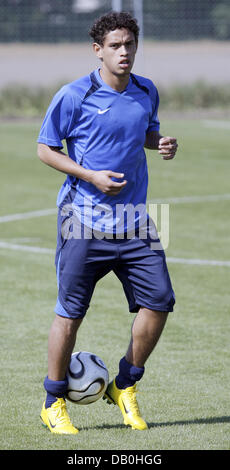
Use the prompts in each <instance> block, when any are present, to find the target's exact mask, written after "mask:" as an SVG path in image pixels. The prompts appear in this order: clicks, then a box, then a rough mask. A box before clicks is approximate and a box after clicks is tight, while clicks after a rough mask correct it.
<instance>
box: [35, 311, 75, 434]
mask: <svg viewBox="0 0 230 470" xmlns="http://www.w3.org/2000/svg"><path fill="white" fill-rule="evenodd" d="M81 322H82V319H69V318H65V317H61V316H59V315H56V317H55V319H54V321H53V323H52V326H51V329H50V334H49V343H48V376H47V377H46V378H45V380H44V387H45V390H46V392H47V396H46V401H45V402H44V404H43V407H42V411H41V419H42V421H43V424H45V425H46V426H47V427H48V428H49V429H50V431H51V432H54V433H59V434H76V433H78V430H77V429H76V428H75V427H74V426H73V425H72V423H71V421H70V418H69V415H68V413H67V410H66V404H65V400H64V397H65V392H66V389H67V385H68V382H67V379H66V370H67V367H68V364H69V361H70V357H71V353H72V351H73V348H74V345H75V341H76V334H77V330H78V328H79V326H80V324H81Z"/></svg>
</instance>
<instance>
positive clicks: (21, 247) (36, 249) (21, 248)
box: [0, 241, 55, 254]
mask: <svg viewBox="0 0 230 470" xmlns="http://www.w3.org/2000/svg"><path fill="white" fill-rule="evenodd" d="M0 248H4V249H7V250H13V251H27V252H28V251H29V252H31V253H46V254H47V253H48V254H54V253H55V250H53V249H52V248H41V247H39V246H29V245H18V244H16V243H7V242H1V241H0Z"/></svg>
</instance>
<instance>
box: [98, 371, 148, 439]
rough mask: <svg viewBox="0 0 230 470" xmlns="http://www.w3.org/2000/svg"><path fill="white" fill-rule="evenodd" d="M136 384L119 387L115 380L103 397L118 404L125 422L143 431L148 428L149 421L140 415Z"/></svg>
mask: <svg viewBox="0 0 230 470" xmlns="http://www.w3.org/2000/svg"><path fill="white" fill-rule="evenodd" d="M136 393H137V391H136V384H135V385H133V386H132V387H127V388H125V389H119V388H117V386H116V383H115V380H113V381H112V382H110V384H109V385H108V387H107V389H106V391H105V394H104V397H103V399H104V400H105V399H107V402H108V403H109V404H110V403H113V404H114V405H118V406H119V408H120V410H121V412H122V415H123V417H124V424H126V425H127V426H131V427H132V429H139V430H140V431H143V430H144V429H148V426H147V423H146V422H145V421H144V419H143V418H142V417H141V415H140V410H139V407H138V403H137V400H136Z"/></svg>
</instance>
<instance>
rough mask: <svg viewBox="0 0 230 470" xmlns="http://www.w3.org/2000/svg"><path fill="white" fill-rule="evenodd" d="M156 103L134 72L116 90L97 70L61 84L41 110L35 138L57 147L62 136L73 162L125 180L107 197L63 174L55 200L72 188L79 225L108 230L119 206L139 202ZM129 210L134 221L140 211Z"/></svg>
mask: <svg viewBox="0 0 230 470" xmlns="http://www.w3.org/2000/svg"><path fill="white" fill-rule="evenodd" d="M158 105H159V97H158V92H157V89H156V87H155V86H154V84H153V83H152V82H151V81H150V80H148V79H146V78H143V77H140V76H137V75H135V74H130V78H129V83H128V85H127V87H126V89H125V90H124V91H122V92H118V91H116V90H114V89H113V88H111V87H110V86H109V85H107V84H106V83H105V82H104V81H103V80H102V79H101V76H100V72H99V69H97V70H95V71H94V72H92V73H91V74H90V75H87V76H85V77H83V78H81V79H79V80H76V81H74V82H72V83H70V84H67V85H65V86H64V87H62V88H61V89H60V90H59V91H58V93H57V94H56V95H55V96H54V98H53V100H52V102H51V104H50V106H49V108H48V110H47V113H46V116H45V119H44V121H43V124H42V127H41V131H40V134H39V138H38V142H40V143H43V144H46V145H49V146H53V147H59V148H62V147H63V143H62V141H63V140H66V144H67V149H68V155H69V156H70V158H72V159H73V160H74V161H76V162H77V163H78V164H80V165H82V166H83V167H84V168H87V169H90V170H96V171H98V170H112V171H115V172H118V173H124V179H125V180H127V184H126V186H125V187H124V188H123V189H122V190H121V192H120V193H119V194H118V195H116V196H109V195H107V194H104V193H102V192H101V191H100V190H99V189H97V188H96V187H95V186H94V185H93V184H91V183H88V182H85V181H83V180H78V179H76V178H75V177H73V176H71V175H68V176H67V179H66V181H65V182H64V184H63V186H62V187H61V189H60V191H59V194H58V198H57V205H58V206H60V204H61V203H62V201H63V200H64V198H65V197H66V195H67V194H68V193H69V192H70V190H71V191H73V189H75V190H76V191H75V192H74V200H73V204H74V207H75V208H76V210H77V212H78V213H79V215H81V220H82V222H83V224H86V225H88V226H91V224H95V223H96V224H97V225H96V228H100V227H101V229H102V231H103V230H105V231H106V232H113V233H115V232H118V231H119V228H118V227H119V221H120V219H122V218H123V216H124V214H123V213H122V212H123V209H122V208H124V207H125V206H127V205H132V207H134V208H136V207H137V206H138V205H139V207H145V206H146V197H147V186H148V171H147V162H146V155H145V151H144V143H145V139H146V134H147V133H148V132H150V131H159V120H158V117H157V112H158ZM117 181H122V180H117ZM134 213H135V220H134V225H135V226H138V223H139V220H140V218H141V217H142V215H143V214H141V210H139V212H138V211H134ZM92 214H93V216H92ZM101 218H103V222H104V223H103V224H101V220H100V219H101ZM130 225H132V223H131V222H127V221H126V222H125V227H124V230H125V231H126V230H129V229H132V228H133V227H131V226H130ZM103 227H104V229H103Z"/></svg>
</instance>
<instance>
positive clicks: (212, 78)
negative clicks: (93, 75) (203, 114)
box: [0, 0, 230, 116]
mask: <svg viewBox="0 0 230 470" xmlns="http://www.w3.org/2000/svg"><path fill="white" fill-rule="evenodd" d="M112 9H113V10H117V11H119V10H125V11H130V12H131V13H132V14H133V15H134V16H135V17H136V18H137V19H138V23H139V25H140V28H141V35H140V44H139V51H138V54H137V58H136V63H135V68H134V72H135V73H137V74H140V75H144V76H147V77H149V78H151V79H152V80H153V81H154V83H155V84H156V86H157V87H158V88H159V89H160V92H161V106H162V109H166V108H167V109H174V110H175V109H180V110H181V109H185V108H186V109H187V108H193V109H198V108H199V109H204V108H212V109H213V108H221V109H222V110H223V109H224V110H225V111H226V109H227V108H228V107H229V103H230V91H229V89H230V87H229V83H230V1H229V0H1V2H0V63H1V74H0V115H3V116H12V115H19V114H21V113H23V115H24V116H25V115H29V116H32V115H40V114H41V111H42V110H43V111H44V109H45V107H46V105H47V102H48V101H49V100H50V97H51V96H52V94H53V92H54V91H55V90H56V89H57V88H59V86H60V85H62V84H63V83H65V82H68V81H72V80H75V79H77V78H79V77H80V76H82V75H85V74H88V73H89V72H90V71H91V70H92V69H93V68H95V67H97V66H98V62H97V59H96V58H95V56H94V54H93V51H92V48H91V47H90V38H89V35H88V31H89V29H90V27H91V25H92V23H93V21H94V19H95V18H96V17H98V16H100V15H102V14H104V13H106V12H108V11H110V10H112Z"/></svg>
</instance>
